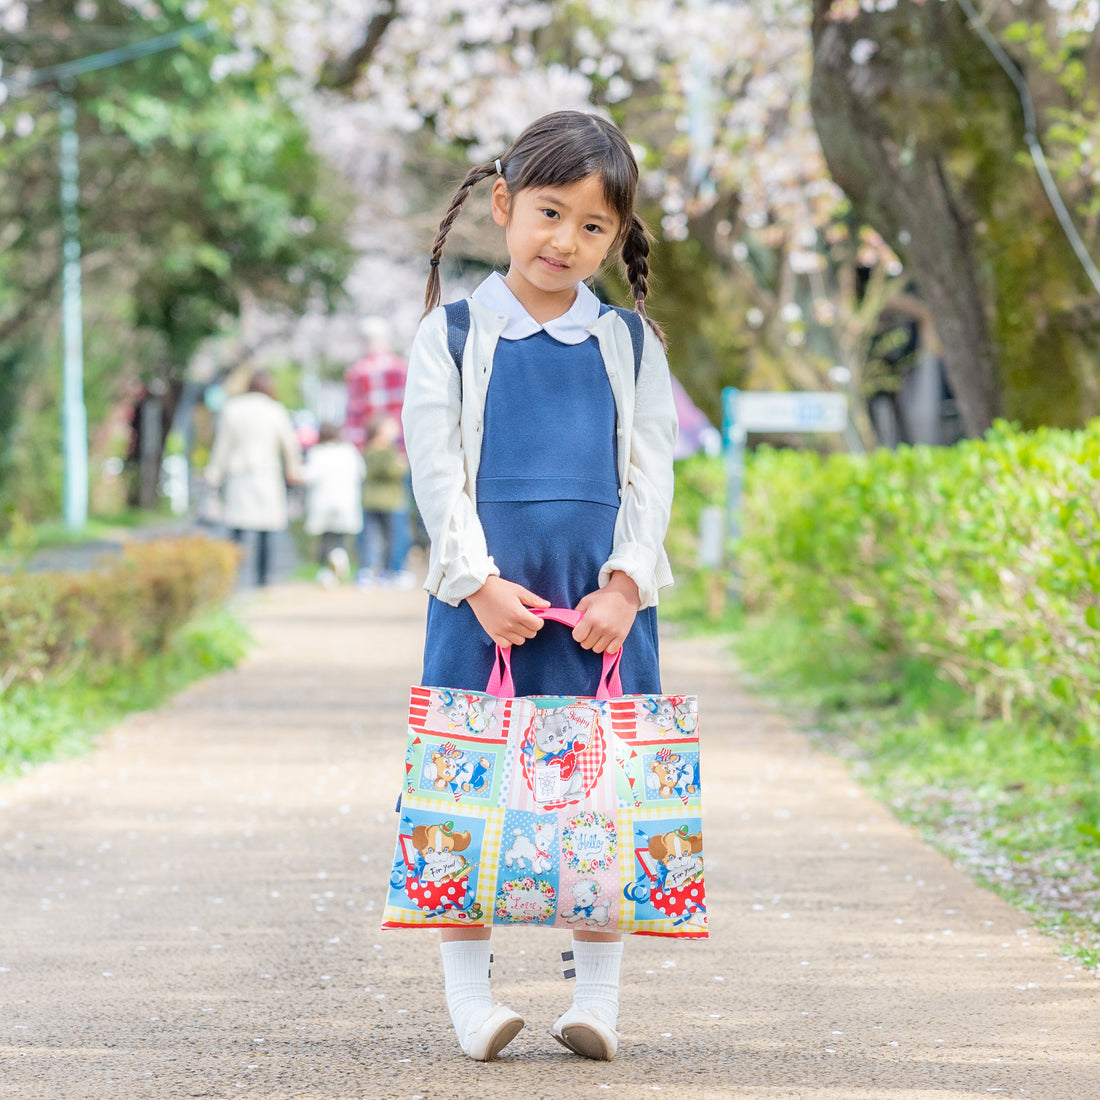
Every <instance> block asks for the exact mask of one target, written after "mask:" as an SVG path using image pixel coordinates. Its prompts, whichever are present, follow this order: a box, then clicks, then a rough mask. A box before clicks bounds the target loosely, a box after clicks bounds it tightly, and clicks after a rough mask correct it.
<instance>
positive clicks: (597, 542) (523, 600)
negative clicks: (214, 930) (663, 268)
mask: <svg viewBox="0 0 1100 1100" xmlns="http://www.w3.org/2000/svg"><path fill="white" fill-rule="evenodd" d="M488 179H492V181H493V182H492V194H491V212H492V216H493V220H494V221H495V222H496V223H497V225H499V226H501V227H502V228H503V230H504V235H505V241H506V244H507V247H508V253H509V256H510V263H509V267H508V272H507V274H506V275H504V276H501V275H500V274H493V275H491V276H490V277H489V278H488V279H486V280H485V282H483V283H482V284H481V285H480V286H479V287H478V288H477V289H476V290H475V291H474V293H473V295H472V296H471V298H470V299H469V314H470V327H469V332H468V334H467V337H466V341H465V347H464V351H463V357H462V374H461V378H460V377H459V373H458V371H457V370H456V366H455V361H454V359H453V358H452V355H451V352H450V350H449V347H448V331H447V330H448V324H447V318H446V315H445V312H444V310H443V309H437V308H435V307H436V306H437V305H438V303H439V300H440V281H439V263H440V259H441V256H442V254H443V247H444V244H445V243H446V240H447V235H448V233H449V232H450V229H451V226H452V224H453V223H454V221H455V219H456V218H457V216H458V214H459V212H460V211H461V208H462V204H463V203H464V202H465V200H466V198H467V196H468V195H469V193H470V191H471V190H472V189H473V188H474V186H475V185H476V184H478V183H479V182H481V181H482V180H488ZM637 182H638V166H637V163H636V161H635V159H634V155H633V153H632V152H631V150H630V146H629V144H628V143H627V141H626V139H625V137H624V136H623V135H622V133H621V132H620V131H619V130H618V129H617V128H616V127H615V126H614V125H613V124H612V123H610V122H608V121H606V120H605V119H603V118H600V117H598V116H595V115H589V114H584V113H582V112H577V111H561V112H556V113H554V114H551V115H547V116H545V117H544V118H541V119H539V120H538V121H536V122H535V123H533V124H532V125H531V126H529V127H528V128H527V129H526V130H525V131H524V132H523V133H522V134H521V135H520V137H519V138H517V140H516V141H515V142H514V143H513V144H512V146H511V147H510V148H509V149H508V150H507V151H506V152H505V153H504V154H503V155H502V156H501V157H500V158H499V159H497V160H496V161H491V162H488V163H486V164H480V165H478V166H476V167H474V168H472V169H471V170H470V171H469V173H468V174H467V176H466V178H465V180H464V181H463V183H462V185H461V186H460V187H459V189H458V190H457V191H456V193H455V195H454V197H453V198H452V200H451V205H450V208H449V210H448V212H447V214H446V216H445V217H444V218H443V221H442V222H441V223H440V228H439V234H438V236H437V237H436V240H435V244H434V247H433V249H432V253H431V259H430V268H431V270H430V275H429V280H428V288H427V293H426V295H425V299H426V305H427V310H428V311H429V312H427V313H426V315H425V319H424V320H423V321H422V323H421V325H420V328H419V330H418V332H417V335H416V339H415V341H414V344H413V348H412V353H411V356H410V362H409V373H408V379H407V386H406V391H405V405H404V412H403V422H404V429H405V446H406V449H407V451H408V454H409V460H410V463H411V467H412V483H413V492H414V495H415V497H416V502H417V505H418V507H419V510H420V513H421V515H422V517H423V520H424V525H425V527H426V529H427V531H428V534H429V536H430V539H431V549H430V555H429V564H428V577H427V580H426V582H425V588H426V589H427V590H428V592H429V593H430V594H431V595H430V599H429V606H428V616H427V637H426V641H425V647H424V672H423V683H425V684H428V685H431V686H435V687H454V688H458V689H463V690H472V691H483V690H484V689H485V685H486V683H487V681H488V679H489V674H490V671H491V668H492V665H493V663H494V661H495V646H496V645H500V646H513V647H519V648H518V649H516V650H514V652H513V656H512V672H513V676H514V679H515V686H516V693H517V694H518V695H594V694H595V693H596V687H597V682H598V680H599V675H600V668H601V656H600V655H601V654H603V653H604V652H605V651H608V652H615V651H617V650H618V649H620V648H622V650H623V654H622V662H621V676H622V680H623V687H624V691H625V692H626V693H628V694H658V693H659V692H660V672H659V666H658V652H657V618H656V605H657V593H658V590H659V589H660V588H662V587H664V586H666V585H668V584H671V583H672V574H671V570H670V568H669V565H668V560H667V558H666V556H665V553H664V549H663V546H662V543H663V539H664V535H665V530H666V528H667V526H668V519H669V510H670V507H671V503H672V486H673V476H672V453H673V447H674V444H675V439H676V411H675V407H674V404H673V397H672V388H671V382H670V378H669V371H668V364H667V362H666V359H665V351H664V344H663V338H662V336H661V333H660V330H659V329H658V328H657V327H656V325H654V324H653V323H652V322H648V326H647V325H643V324H642V323H641V322H640V321H639V322H638V328H639V330H640V331H639V332H638V334H637V335H638V336H639V337H640V338H641V339H642V340H643V345H642V348H641V359H640V365H638V367H637V369H636V366H635V353H634V340H633V339H632V335H631V329H630V325H629V324H628V322H627V319H626V318H625V317H624V316H621V315H620V314H619V313H618V312H617V311H616V310H613V309H611V308H610V307H608V306H605V305H603V304H602V303H601V302H600V301H599V300H598V299H597V298H596V296H595V295H594V294H593V293H592V291H591V290H590V289H589V288H588V286H587V285H586V283H587V280H589V279H590V278H592V277H593V276H594V275H595V274H596V273H597V272H598V271H599V270H600V268H601V266H602V265H603V263H604V261H605V259H606V258H607V257H608V256H610V255H612V254H613V253H616V252H617V253H618V256H619V258H620V259H621V260H622V263H623V266H624V268H625V271H626V276H627V281H628V283H629V285H630V288H631V298H632V299H633V301H634V305H635V311H636V312H637V313H638V314H640V315H641V318H642V319H643V320H646V321H648V318H646V314H645V298H646V294H647V291H648V279H649V263H648V256H649V236H648V233H647V231H646V228H645V226H644V224H643V223H642V221H641V219H640V218H639V217H638V216H637V214H635V212H634V199H635V192H636V188H637ZM549 606H555V607H569V608H576V609H577V610H579V611H582V612H583V613H584V617H583V618H582V620H581V622H580V623H579V624H578V625H577V627H576V628H575V629H574V630H573V632H572V636H570V634H569V633H568V632H567V631H566V630H565V629H564V628H561V627H559V626H553V627H552V628H551V629H544V622H543V620H542V619H541V618H539V617H538V616H536V615H533V614H532V613H531V611H530V609H531V608H545V607H549ZM490 931H491V929H490V927H488V926H474V927H470V926H462V927H459V926H456V927H454V928H447V929H444V930H443V931H442V932H441V937H442V944H441V949H442V956H443V973H444V986H445V994H446V999H447V1007H448V1010H449V1012H450V1016H451V1020H452V1022H453V1024H454V1027H455V1031H456V1033H457V1035H458V1040H459V1044H460V1045H461V1047H462V1050H463V1051H464V1052H465V1053H466V1054H467V1055H468V1056H469V1057H470V1058H474V1059H479V1060H483V1061H487V1060H489V1059H491V1058H494V1057H496V1055H497V1054H498V1053H499V1052H500V1051H501V1050H502V1049H503V1048H504V1047H505V1046H506V1045H507V1044H508V1043H509V1042H510V1041H511V1040H512V1039H513V1038H514V1037H515V1035H516V1034H518V1032H519V1031H520V1029H521V1028H522V1027H523V1023H524V1021H523V1018H522V1017H521V1016H520V1015H519V1014H518V1013H516V1012H513V1011H512V1010H511V1009H509V1008H507V1007H505V1006H504V1005H499V1004H494V1002H493V999H492V996H491V994H490V989H489V954H490V945H489V935H490ZM622 947H623V945H622V936H621V934H618V933H611V934H608V933H601V932H591V931H581V930H577V931H575V932H574V933H573V951H574V955H575V964H576V974H577V982H576V988H575V991H574V999H573V1005H572V1006H571V1007H570V1008H569V1009H568V1010H567V1011H566V1012H565V1013H564V1014H563V1015H562V1016H560V1017H559V1018H558V1020H557V1021H556V1023H555V1024H554V1025H553V1027H552V1028H551V1034H552V1035H553V1036H554V1038H555V1039H557V1040H558V1041H559V1042H561V1043H562V1044H564V1045H565V1046H567V1047H569V1048H570V1049H571V1050H572V1051H574V1052H575V1053H577V1054H580V1055H582V1056H584V1057H587V1058H595V1059H604V1060H606V1059H610V1058H612V1057H614V1055H615V1052H616V1049H617V1046H618V1031H617V1026H618V1010H619V970H620V964H621V957H622Z"/></svg>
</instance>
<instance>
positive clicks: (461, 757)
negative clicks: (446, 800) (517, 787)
mask: <svg viewBox="0 0 1100 1100" xmlns="http://www.w3.org/2000/svg"><path fill="white" fill-rule="evenodd" d="M439 747H440V749H441V750H442V751H440V752H433V753H432V755H431V762H432V766H433V767H434V768H435V779H434V780H433V781H432V786H433V787H435V789H436V790H437V791H445V790H446V789H447V788H448V787H450V789H451V790H452V791H454V792H455V793H456V794H457V793H458V791H460V790H461V791H462V792H463V793H464V794H471V793H473V794H481V793H482V792H484V791H485V789H486V788H487V787H488V785H489V769H490V768H491V767H492V765H493V762H492V760H490V759H489V758H488V757H487V756H482V757H480V758H479V759H477V760H474V759H473V758H471V757H469V756H467V755H466V753H464V752H463V751H462V750H461V749H457V748H455V747H454V746H453V745H440V746H439Z"/></svg>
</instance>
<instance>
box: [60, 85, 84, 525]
mask: <svg viewBox="0 0 1100 1100" xmlns="http://www.w3.org/2000/svg"><path fill="white" fill-rule="evenodd" d="M67 83H71V82H67ZM59 116H60V122H61V227H62V230H63V234H64V241H63V244H62V259H63V266H62V274H61V330H62V339H63V346H64V359H63V365H62V398H61V427H62V439H63V446H64V456H65V493H64V511H65V526H66V527H68V528H69V530H70V531H82V530H83V529H84V527H85V526H86V525H87V523H88V411H87V409H86V408H85V405H84V318H83V310H82V306H81V285H80V215H79V213H78V212H77V203H78V202H79V199H80V161H79V156H78V154H79V151H80V142H79V138H78V137H77V133H76V104H75V103H74V102H73V100H72V96H70V95H69V94H68V90H66V91H64V92H63V93H62V97H61V110H60V112H59Z"/></svg>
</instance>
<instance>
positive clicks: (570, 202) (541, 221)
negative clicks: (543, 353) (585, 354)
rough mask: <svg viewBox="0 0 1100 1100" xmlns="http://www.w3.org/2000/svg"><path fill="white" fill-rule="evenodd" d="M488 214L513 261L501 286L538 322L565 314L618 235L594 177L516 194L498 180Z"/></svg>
mask: <svg viewBox="0 0 1100 1100" xmlns="http://www.w3.org/2000/svg"><path fill="white" fill-rule="evenodd" d="M492 211H493V220H494V221H495V222H496V223H497V225H502V226H504V228H505V240H506V241H507V244H508V254H509V256H510V257H511V264H510V265H509V268H508V274H507V275H506V276H505V277H504V282H505V285H506V286H507V287H508V289H509V290H511V292H512V293H513V294H514V295H515V296H516V298H517V299H518V300H519V301H520V302H521V303H522V304H523V307H524V308H525V309H526V310H527V312H528V313H530V314H531V316H532V317H533V318H534V319H535V320H536V321H538V322H539V323H540V324H542V323H544V322H546V321H550V320H552V319H553V318H555V317H560V316H561V315H562V314H563V313H565V312H567V311H568V309H569V307H570V306H571V305H572V304H573V300H574V299H575V298H576V293H577V284H578V283H581V282H584V280H585V279H588V278H590V277H591V276H592V275H594V274H595V273H596V272H597V271H598V270H599V268H600V265H601V264H602V263H603V261H604V259H605V258H606V257H607V253H608V251H609V250H610V248H611V246H612V245H613V244H614V243H615V241H616V239H617V237H618V233H619V219H618V217H617V216H616V214H615V212H614V211H613V210H612V209H611V207H610V206H609V205H608V203H607V200H606V199H605V198H604V186H603V179H602V178H601V177H600V176H598V175H592V176H585V177H584V179H581V180H577V181H576V182H574V183H566V184H557V185H553V186H546V187H528V188H525V189H524V190H522V191H520V192H518V194H515V195H513V194H512V193H511V192H510V191H509V190H508V185H507V183H505V181H504V180H503V179H498V180H497V181H496V183H494V184H493V199H492Z"/></svg>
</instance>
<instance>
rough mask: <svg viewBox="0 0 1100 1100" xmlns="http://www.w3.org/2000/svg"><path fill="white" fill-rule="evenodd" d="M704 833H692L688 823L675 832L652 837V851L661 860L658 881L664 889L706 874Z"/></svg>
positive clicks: (678, 885)
mask: <svg viewBox="0 0 1100 1100" xmlns="http://www.w3.org/2000/svg"><path fill="white" fill-rule="evenodd" d="M702 850H703V835H702V833H689V832H688V831H687V827H686V826H684V827H683V828H682V829H678V830H677V831H676V832H672V833H658V834H657V835H656V836H652V837H650V839H649V854H650V855H651V856H653V858H654V859H656V860H657V861H658V863H659V864H660V870H659V871H658V873H657V885H658V886H659V887H661V888H662V889H664V890H669V891H671V890H679V889H681V888H682V887H684V886H686V885H687V884H688V883H689V882H696V881H697V880H699V879H701V878H702V877H703V860H702V857H701V856H699V855H697V854H696V853H697V852H701V851H702Z"/></svg>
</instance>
